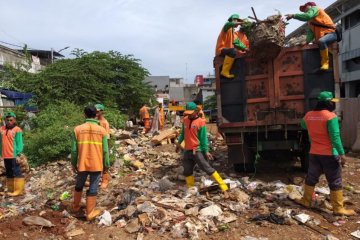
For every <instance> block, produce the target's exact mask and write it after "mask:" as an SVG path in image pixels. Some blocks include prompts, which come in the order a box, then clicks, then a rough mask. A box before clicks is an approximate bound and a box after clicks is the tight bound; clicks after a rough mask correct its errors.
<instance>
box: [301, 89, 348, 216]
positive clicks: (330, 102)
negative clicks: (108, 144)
mask: <svg viewBox="0 0 360 240" xmlns="http://www.w3.org/2000/svg"><path fill="white" fill-rule="evenodd" d="M337 101H338V99H336V98H334V97H333V94H332V93H331V92H326V91H324V92H321V93H320V94H319V96H318V103H317V105H316V107H315V109H314V110H313V111H310V112H308V113H306V115H305V117H304V118H303V119H302V121H301V126H302V127H303V128H304V129H307V130H308V134H309V138H310V142H311V148H310V155H309V169H308V172H307V175H306V179H305V186H304V196H303V197H302V198H301V199H300V200H297V201H296V202H298V203H299V204H301V205H303V206H305V207H310V206H311V200H312V195H313V193H314V188H315V185H316V184H317V183H318V182H319V177H320V175H321V174H323V173H324V174H325V176H326V180H327V181H328V184H329V188H330V201H331V204H332V206H333V213H334V214H336V215H346V216H350V215H355V212H354V211H353V210H347V209H345V208H344V203H343V202H344V201H343V191H342V179H341V166H344V164H345V162H346V157H345V152H344V148H343V146H342V143H341V139H340V130H339V121H338V118H337V116H336V115H335V113H333V112H332V111H333V110H335V102H337Z"/></svg>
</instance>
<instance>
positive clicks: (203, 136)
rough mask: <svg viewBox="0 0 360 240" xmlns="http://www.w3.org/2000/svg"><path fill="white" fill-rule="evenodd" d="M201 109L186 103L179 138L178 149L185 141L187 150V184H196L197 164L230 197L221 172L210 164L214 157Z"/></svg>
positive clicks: (185, 157) (188, 185)
mask: <svg viewBox="0 0 360 240" xmlns="http://www.w3.org/2000/svg"><path fill="white" fill-rule="evenodd" d="M198 112H199V109H198V107H197V106H196V104H195V103H194V102H189V103H187V104H186V110H185V112H184V113H185V115H186V117H184V119H183V125H182V129H181V133H180V136H179V139H178V145H177V149H176V151H178V150H179V149H180V145H181V143H182V142H183V141H185V151H184V158H183V167H184V176H185V181H186V186H187V187H188V188H190V187H192V186H194V184H195V178H194V175H193V172H194V167H195V164H198V166H199V167H200V168H201V169H202V170H203V171H204V172H206V173H207V174H208V175H210V176H212V177H213V179H214V180H215V181H216V182H217V183H218V184H219V187H220V189H221V190H222V192H223V193H224V198H228V192H227V190H228V186H227V185H226V184H225V183H224V181H223V179H222V178H221V176H220V175H219V173H218V172H217V171H216V170H215V169H214V168H212V167H211V166H210V164H209V162H208V160H212V159H213V157H212V155H211V154H210V153H209V146H208V139H207V133H206V126H205V120H204V119H202V118H200V117H199V115H198Z"/></svg>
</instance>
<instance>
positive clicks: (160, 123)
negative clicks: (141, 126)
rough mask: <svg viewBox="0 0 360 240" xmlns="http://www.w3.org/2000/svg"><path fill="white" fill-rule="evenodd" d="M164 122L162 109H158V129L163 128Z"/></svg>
mask: <svg viewBox="0 0 360 240" xmlns="http://www.w3.org/2000/svg"><path fill="white" fill-rule="evenodd" d="M164 122H165V115H164V108H159V125H160V128H162V127H163V126H164Z"/></svg>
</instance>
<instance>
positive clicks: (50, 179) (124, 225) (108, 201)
mask: <svg viewBox="0 0 360 240" xmlns="http://www.w3.org/2000/svg"><path fill="white" fill-rule="evenodd" d="M112 131H113V132H112V133H113V136H115V138H116V141H115V145H114V146H112V148H111V154H112V155H114V156H115V162H114V164H113V166H112V167H111V168H110V174H111V180H110V184H109V187H108V188H107V189H105V190H99V194H98V197H97V199H98V201H97V206H98V207H100V208H101V209H102V210H103V214H102V215H101V216H100V217H98V218H97V220H96V223H97V224H98V225H99V226H102V227H109V226H112V227H116V228H119V229H124V231H125V232H127V233H129V234H136V235H137V239H142V238H143V237H144V236H146V234H148V233H151V232H154V231H156V232H157V233H158V234H170V235H171V236H172V237H173V238H190V239H201V237H200V236H201V235H202V234H212V233H216V232H219V231H227V230H228V229H229V228H230V225H229V224H231V223H232V222H236V221H238V219H239V218H240V217H241V216H242V217H244V215H246V216H248V221H249V223H254V224H258V225H261V226H266V225H267V224H279V225H295V224H307V225H309V226H311V227H313V228H316V227H317V226H319V225H320V223H321V221H320V220H319V219H316V218H313V217H311V216H309V215H306V214H304V213H303V212H302V209H301V208H300V207H299V206H298V205H296V204H295V203H294V202H293V201H292V200H293V199H298V198H300V197H301V195H302V189H301V187H300V186H299V185H301V184H302V179H300V180H299V179H296V181H294V182H296V184H297V185H292V184H290V185H288V184H284V183H282V182H281V181H272V182H264V181H260V180H256V179H250V178H249V177H240V176H239V175H236V174H230V175H226V173H224V172H222V176H223V177H224V181H225V183H226V184H227V185H228V186H229V188H230V190H229V198H228V199H224V198H223V195H222V194H221V193H220V190H219V188H218V186H217V185H216V184H215V183H214V182H213V181H212V180H211V179H210V177H209V176H207V175H206V174H205V173H204V172H202V171H201V170H200V169H198V168H196V169H195V179H196V185H195V187H192V188H190V189H186V188H185V183H184V177H183V175H182V172H183V168H182V166H181V163H180V158H181V155H180V154H179V153H175V151H174V150H175V145H174V144H172V143H170V141H168V140H166V144H165V142H164V139H174V138H175V137H176V136H177V134H178V132H177V131H176V130H172V129H170V130H165V131H163V132H161V133H160V134H159V135H156V136H146V135H141V134H139V133H138V132H137V131H135V132H132V131H125V130H112ZM209 142H210V143H211V149H213V150H217V151H216V153H215V154H214V156H215V161H214V162H213V163H212V165H213V166H215V167H219V166H220V165H222V166H223V165H224V163H225V162H226V158H225V157H224V154H223V151H224V150H226V147H225V145H224V142H223V140H219V138H217V137H216V136H215V135H212V134H209ZM74 184H75V174H74V173H73V171H72V167H71V165H70V162H69V161H68V160H60V161H57V162H53V163H49V164H47V165H44V166H40V167H38V168H35V169H34V168H32V169H31V170H30V172H29V174H28V176H27V183H26V187H25V192H26V194H25V195H24V196H23V197H20V198H7V197H5V196H2V201H1V205H0V219H5V218H9V217H11V216H16V215H20V214H23V213H27V215H29V214H31V212H34V211H38V212H40V214H39V215H40V217H43V218H44V219H41V218H40V217H36V218H35V216H34V218H29V217H28V218H27V219H25V220H24V222H26V223H27V224H35V225H41V224H42V226H47V227H53V226H54V225H55V224H53V223H51V222H47V220H46V216H47V213H48V212H51V211H55V212H58V213H59V214H60V215H61V217H62V218H65V219H67V220H66V221H65V220H64V221H63V220H62V221H61V223H62V224H65V226H66V227H65V230H64V231H65V234H66V236H68V237H71V236H77V235H81V234H84V233H85V232H84V230H83V229H81V227H80V226H81V224H80V223H81V221H80V220H77V219H75V218H74V217H73V216H71V203H72V191H73V189H74ZM1 189H2V190H4V186H2V187H1ZM352 190H353V189H352ZM316 192H317V196H316V201H314V207H317V208H319V209H322V211H324V212H325V213H326V211H329V210H331V205H330V203H329V201H328V199H329V189H328V188H321V187H317V188H316ZM84 194H85V193H84ZM351 194H356V193H355V191H352V193H351ZM82 201H83V203H82V205H83V206H84V205H85V202H84V201H85V198H83V200H82ZM328 215H329V216H330V215H331V214H327V215H324V216H327V217H328V218H327V219H328V221H329V222H331V223H332V222H337V224H341V223H338V221H337V219H335V218H331V217H329V216H328ZM55 226H56V225H55ZM244 239H256V238H251V237H248V238H244Z"/></svg>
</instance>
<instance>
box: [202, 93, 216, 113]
mask: <svg viewBox="0 0 360 240" xmlns="http://www.w3.org/2000/svg"><path fill="white" fill-rule="evenodd" d="M215 108H217V105H216V95H211V96H208V97H207V98H206V99H205V101H204V106H203V109H206V110H211V109H215Z"/></svg>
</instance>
